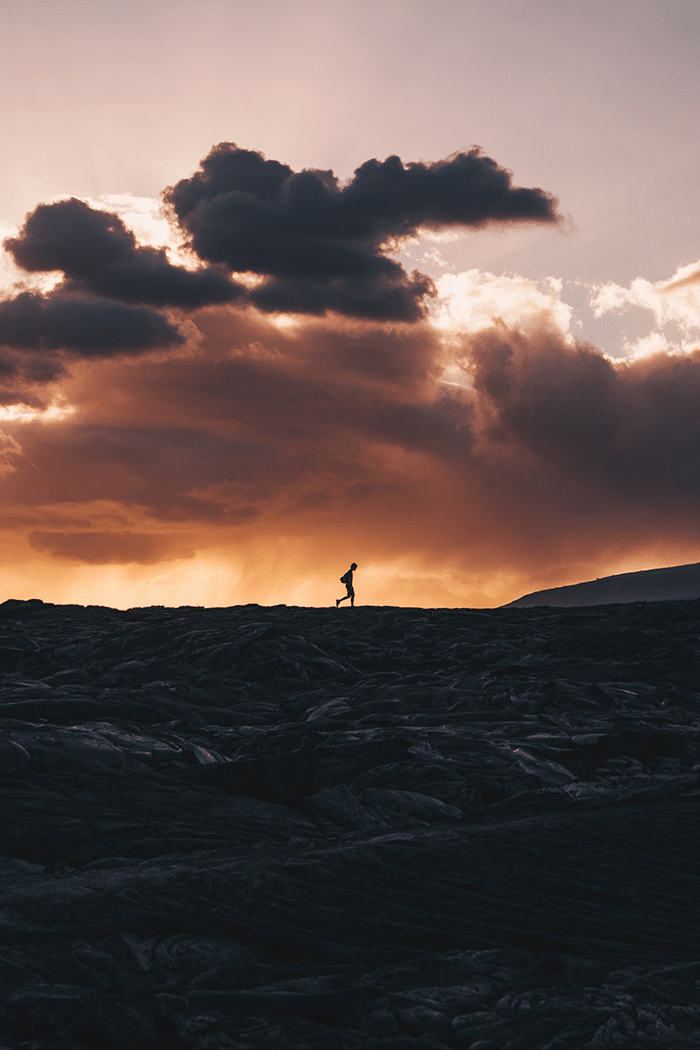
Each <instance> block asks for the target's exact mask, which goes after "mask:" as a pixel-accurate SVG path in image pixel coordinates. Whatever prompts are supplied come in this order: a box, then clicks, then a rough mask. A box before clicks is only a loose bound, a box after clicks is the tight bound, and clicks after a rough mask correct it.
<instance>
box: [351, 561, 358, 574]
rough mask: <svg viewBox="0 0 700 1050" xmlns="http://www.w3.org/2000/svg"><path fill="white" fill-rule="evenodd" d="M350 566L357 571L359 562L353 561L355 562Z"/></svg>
mask: <svg viewBox="0 0 700 1050" xmlns="http://www.w3.org/2000/svg"><path fill="white" fill-rule="evenodd" d="M350 568H351V569H352V571H353V572H354V571H355V569H356V568H357V563H356V562H353V563H352V565H351V566H350Z"/></svg>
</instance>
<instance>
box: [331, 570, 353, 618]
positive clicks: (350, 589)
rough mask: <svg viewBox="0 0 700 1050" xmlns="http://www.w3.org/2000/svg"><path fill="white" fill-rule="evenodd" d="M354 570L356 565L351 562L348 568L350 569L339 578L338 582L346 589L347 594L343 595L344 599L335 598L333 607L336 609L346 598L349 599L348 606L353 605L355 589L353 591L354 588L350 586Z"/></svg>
mask: <svg viewBox="0 0 700 1050" xmlns="http://www.w3.org/2000/svg"><path fill="white" fill-rule="evenodd" d="M356 568H357V565H356V564H355V562H353V563H352V565H351V566H350V568H349V569H348V571H347V572H346V573H345V575H344V576H341V577H340V582H341V583H344V584H345V588H346V590H347V592H348V593H347V594H346V595H345V597H344V598H336V600H335V607H336V609H337V608H338V606H339V605H340V603H341V602H344V601H347V599H348V598H349V599H350V604H351V605H354V604H355V589H354V587H353V585H352V574H353V572H354V571H355V569H356Z"/></svg>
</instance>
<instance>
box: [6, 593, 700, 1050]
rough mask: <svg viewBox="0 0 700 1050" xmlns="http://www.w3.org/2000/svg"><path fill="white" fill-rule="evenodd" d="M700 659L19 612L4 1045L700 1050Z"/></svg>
mask: <svg viewBox="0 0 700 1050" xmlns="http://www.w3.org/2000/svg"><path fill="white" fill-rule="evenodd" d="M699 636H700V601H696V600H695V601H672V602H664V601H660V602H650V603H633V604H626V605H605V606H599V607H596V608H585V609H583V608H572V609H561V608H548V607H544V608H528V609H520V608H504V609H496V610H468V609H464V610H445V609H437V610H430V609H398V608H386V607H382V608H379V607H356V608H354V609H352V608H341V609H339V610H336V609H335V608H328V609H300V608H292V607H290V608H287V607H284V606H277V607H261V606H256V605H249V606H239V607H234V608H228V609H204V608H195V607H188V608H180V609H167V608H160V607H155V608H146V609H131V610H128V611H117V610H114V609H108V608H101V607H86V608H84V607H82V606H55V605H46V604H42V603H41V602H39V601H14V600H11V601H7V602H5V603H4V604H3V605H0V719H1V721H0V726H1V732H0V768H1V774H2V776H1V779H0V789H1V791H2V809H1V813H2V834H1V836H0V853H1V856H0V878H1V880H2V894H1V900H0V927H1V933H2V944H1V945H0V981H1V994H0V1004H1V1005H0V1048H1V1050H17V1048H20V1047H21V1048H23V1050H24V1048H27V1050H44V1048H53V1047H56V1048H58V1047H61V1048H64V1047H65V1048H70V1050H84V1048H94V1050H185V1048H193V1050H226V1048H236V1050H238V1048H240V1050H244V1048H245V1050H248V1048H250V1050H253V1048H258V1047H275V1048H284V1050H305V1048H326V1047H329V1048H330V1047H333V1048H335V1047H338V1048H341V1050H355V1048H361V1047H368V1048H372V1047H392V1048H393V1047H397V1048H403V1050H413V1048H415V1050H418V1048H426V1050H428V1048H434V1050H440V1048H450V1047H455V1048H468V1047H471V1048H472V1050H583V1048H598V1047H615V1048H619V1047H623V1048H624V1047H634V1048H645V1047H664V1048H672V1050H682V1048H686V1050H696V1048H697V1047H698V1046H700V893H699V892H698V890H699V888H700V879H699V870H700V836H699V834H698V833H699V831H700V637H699Z"/></svg>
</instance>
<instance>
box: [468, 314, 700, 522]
mask: <svg viewBox="0 0 700 1050" xmlns="http://www.w3.org/2000/svg"><path fill="white" fill-rule="evenodd" d="M468 362H469V367H470V370H471V372H472V375H473V378H474V385H475V392H476V395H477V399H478V404H479V406H480V410H481V413H482V419H483V421H484V422H483V433H484V435H485V439H486V440H487V442H488V447H490V448H491V449H492V450H495V449H496V448H498V447H500V448H501V449H510V450H511V452H512V453H513V455H517V458H518V460H519V462H520V463H524V462H525V461H528V462H530V463H532V464H533V465H535V466H536V470H537V471H538V474H539V476H540V477H541V478H542V479H543V480H544V481H545V482H546V483H547V485H549V486H552V485H556V484H563V483H565V484H566V488H567V491H569V492H570V491H573V490H575V489H578V490H579V491H581V492H587V493H588V496H589V498H590V500H591V503H592V506H600V501H601V499H603V498H604V499H606V500H609V499H615V500H619V501H621V502H625V503H626V504H627V505H628V506H629V507H632V506H633V505H635V504H642V505H644V504H646V505H647V506H648V508H649V509H650V510H652V509H654V508H656V509H661V507H663V506H666V507H671V506H676V507H677V508H679V507H680V506H681V505H684V504H685V505H693V506H695V507H696V510H700V457H698V455H697V449H698V448H700V415H699V414H698V411H697V406H698V403H699V402H700V350H696V351H694V352H692V353H689V354H685V355H675V354H665V353H659V354H655V355H652V356H650V357H646V358H640V359H638V360H634V361H630V362H613V361H611V360H610V359H608V358H606V357H604V356H603V355H602V354H601V353H600V352H599V351H598V350H596V349H595V348H594V347H591V346H587V345H585V344H576V345H574V346H568V345H567V344H566V343H565V341H564V340H563V339H562V337H561V335H560V333H558V332H556V331H551V330H548V329H547V328H543V329H541V330H540V331H539V333H537V335H536V336H530V337H526V336H524V335H523V334H522V333H520V332H513V331H508V330H507V329H505V328H504V327H503V326H500V327H496V328H494V329H492V330H490V331H488V332H484V333H482V334H480V335H479V336H477V337H475V338H474V339H473V340H471V342H470V345H469V348H468Z"/></svg>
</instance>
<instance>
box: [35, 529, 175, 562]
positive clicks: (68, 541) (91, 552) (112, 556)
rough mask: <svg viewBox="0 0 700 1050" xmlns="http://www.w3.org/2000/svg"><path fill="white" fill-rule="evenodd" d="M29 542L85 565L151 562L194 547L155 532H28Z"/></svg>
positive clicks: (169, 558)
mask: <svg viewBox="0 0 700 1050" xmlns="http://www.w3.org/2000/svg"><path fill="white" fill-rule="evenodd" d="M29 543H30V545H31V546H32V547H34V548H35V549H36V550H38V551H42V552H47V553H48V554H50V555H52V556H53V557H56V558H61V559H66V560H68V561H74V562H82V563H83V564H85V565H128V564H133V563H136V564H139V565H155V564H157V563H159V562H162V561H168V560H171V559H180V558H183V557H184V558H187V557H190V558H191V557H194V554H195V550H194V548H193V547H191V546H190V548H189V550H188V549H185V550H183V547H182V545H177V547H174V544H173V538H172V537H171V536H169V535H167V534H166V535H158V534H157V533H132V532H125V533H119V532H39V531H37V532H32V533H30V535H29Z"/></svg>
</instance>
